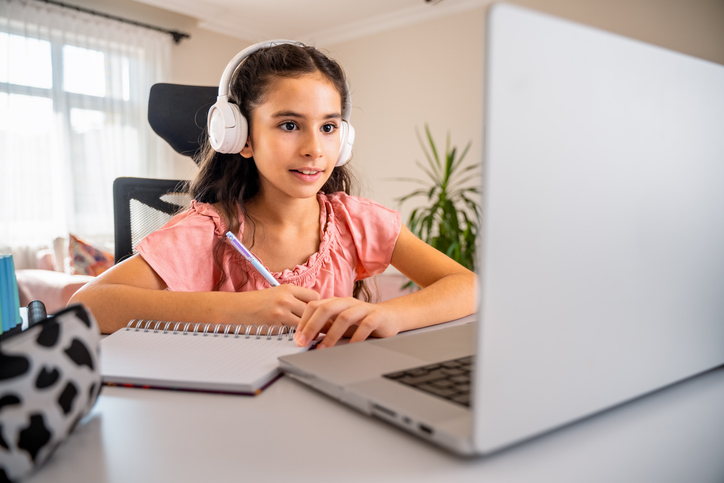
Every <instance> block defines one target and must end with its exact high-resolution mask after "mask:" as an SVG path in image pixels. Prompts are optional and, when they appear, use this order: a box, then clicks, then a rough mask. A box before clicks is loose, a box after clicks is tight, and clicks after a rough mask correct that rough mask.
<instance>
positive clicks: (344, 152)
mask: <svg viewBox="0 0 724 483" xmlns="http://www.w3.org/2000/svg"><path fill="white" fill-rule="evenodd" d="M283 44H292V45H297V46H299V47H306V46H305V45H304V44H303V43H301V42H295V41H292V40H283V39H279V40H269V41H266V42H259V43H258V44H254V45H250V46H249V47H247V48H245V49H244V50H242V51H241V52H239V53H238V54H236V55H235V56H234V58H233V59H231V61H229V63H228V64H227V65H226V68H225V69H224V73H223V74H222V75H221V81H220V82H219V95H218V97H217V98H216V103H215V104H214V105H213V106H211V107H210V108H209V114H208V119H207V129H208V132H209V142H210V143H211V147H212V148H213V149H214V151H216V152H218V153H239V152H241V149H242V148H243V147H244V144H246V138H247V135H248V131H249V123H248V121H247V120H246V118H244V116H243V115H242V114H241V110H240V109H239V106H237V105H236V104H234V103H232V102H229V88H230V86H231V78H232V77H233V76H234V72H236V69H237V68H238V67H239V66H240V65H241V64H242V62H244V59H246V58H247V57H249V56H250V55H251V54H253V53H254V52H256V51H258V50H261V49H264V48H267V47H274V46H277V45H283ZM345 88H346V90H347V93H346V96H345V98H344V102H343V103H342V126H341V128H340V130H339V131H340V149H339V157H338V159H337V164H336V165H337V166H342V165H344V164H346V163H347V161H349V159H350V156H351V154H352V144H353V143H354V137H355V133H354V128H353V127H352V125H351V124H350V123H349V118H350V114H351V112H352V98H351V94H350V91H349V85H348V84H347V81H346V79H345Z"/></svg>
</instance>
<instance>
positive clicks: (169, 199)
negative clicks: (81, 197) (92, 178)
mask: <svg viewBox="0 0 724 483" xmlns="http://www.w3.org/2000/svg"><path fill="white" fill-rule="evenodd" d="M190 201H191V196H190V195H189V193H188V181H185V180H178V179H151V178H116V179H115V180H114V181H113V218H114V225H115V245H116V253H115V262H116V263H118V262H120V261H122V260H124V259H126V258H128V257H130V256H131V255H134V254H135V253H136V248H135V247H136V245H138V243H140V241H141V240H143V239H144V238H145V237H146V236H147V235H149V234H150V233H152V232H154V231H156V230H157V229H159V228H161V227H162V226H163V225H165V224H166V223H167V222H168V221H169V220H170V219H171V218H172V217H173V215H175V214H176V213H178V212H179V211H181V210H183V209H184V208H186V207H187V206H188V204H189V202H190Z"/></svg>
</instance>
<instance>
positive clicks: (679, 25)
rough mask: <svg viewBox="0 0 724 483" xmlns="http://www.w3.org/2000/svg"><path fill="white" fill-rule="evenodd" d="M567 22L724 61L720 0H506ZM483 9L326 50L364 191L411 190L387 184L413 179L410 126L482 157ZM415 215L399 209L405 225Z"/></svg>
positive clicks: (383, 196) (418, 155) (384, 196)
mask: <svg viewBox="0 0 724 483" xmlns="http://www.w3.org/2000/svg"><path fill="white" fill-rule="evenodd" d="M511 3H516V4H519V5H522V6H527V7H530V8H535V9H537V10H540V11H544V12H547V13H551V14H554V15H557V16H560V17H564V18H568V19H570V20H574V21H578V22H581V23H585V24H588V25H591V26H595V27H598V28H601V29H604V30H608V31H611V32H615V33H619V34H622V35H625V36H628V37H632V38H636V39H639V40H642V41H645V42H649V43H652V44H657V45H660V46H663V47H666V48H669V49H672V50H677V51H679V52H683V53H686V54H690V55H694V56H697V57H701V58H704V59H708V60H711V61H714V62H718V63H722V64H724V2H722V1H721V0H677V1H661V0H606V1H601V0H514V1H513V2H511ZM486 10H487V9H486V8H479V9H476V10H473V11H470V12H466V13H461V14H457V15H454V16H450V17H447V18H441V19H436V20H433V21H429V22H426V23H424V24H420V25H416V26H411V27H405V28H400V29H398V30H395V31H391V32H387V33H382V34H378V35H374V36H370V37H367V38H363V39H358V40H354V41H350V42H346V43H340V44H337V45H333V46H331V47H330V48H329V51H330V53H331V54H332V55H333V56H334V57H336V58H337V59H339V60H340V61H341V62H342V63H343V65H344V66H345V69H346V71H347V73H348V76H349V78H350V84H351V87H352V91H353V104H354V109H353V114H352V115H353V117H352V123H353V125H354V126H355V128H356V130H357V141H356V143H355V157H354V162H353V164H354V165H355V167H356V169H357V170H358V171H359V172H360V174H361V175H362V177H363V178H364V179H365V181H366V183H365V184H364V186H363V194H365V195H367V196H369V197H371V198H373V199H375V200H377V201H379V202H381V203H383V204H385V205H388V206H391V207H397V205H396V203H395V201H394V200H395V198H397V197H399V196H400V195H402V194H405V193H406V192H408V191H411V190H412V189H413V188H414V185H412V184H407V183H402V182H394V181H391V180H390V178H393V177H400V176H410V175H413V176H415V177H418V176H422V173H421V172H420V170H419V169H418V168H416V166H415V164H414V162H415V160H421V161H424V158H423V153H422V151H421V149H420V147H419V144H418V142H417V139H416V137H415V128H416V127H419V128H421V127H422V126H423V125H424V123H429V125H430V127H431V129H432V131H433V135H434V136H435V139H437V140H438V141H439V142H443V140H444V136H445V135H446V132H447V131H448V130H449V131H450V132H451V133H452V143H453V144H454V145H457V146H459V147H460V148H462V146H464V145H465V144H466V143H467V142H468V141H469V140H472V142H473V145H472V148H471V151H470V154H469V159H468V161H470V162H474V161H477V160H480V159H481V156H482V154H481V153H482V145H481V133H482V130H483V115H482V112H483V95H482V89H483V62H484V36H485V27H484V19H485V13H486ZM412 208H414V204H413V203H411V202H407V203H405V205H404V206H403V210H402V212H403V217H404V219H406V217H407V215H408V213H409V212H410V210H411V209H412Z"/></svg>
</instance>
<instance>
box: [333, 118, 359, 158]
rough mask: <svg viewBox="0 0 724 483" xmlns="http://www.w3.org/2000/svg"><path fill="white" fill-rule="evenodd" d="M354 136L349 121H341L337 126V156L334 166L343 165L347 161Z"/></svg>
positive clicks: (350, 155)
mask: <svg viewBox="0 0 724 483" xmlns="http://www.w3.org/2000/svg"><path fill="white" fill-rule="evenodd" d="M354 136H355V133H354V127H352V125H351V124H350V123H349V122H347V121H342V123H341V124H340V126H339V141H340V143H339V157H338V158H337V164H336V165H335V166H344V165H345V164H347V163H348V162H349V160H350V158H351V157H352V145H353V144H354Z"/></svg>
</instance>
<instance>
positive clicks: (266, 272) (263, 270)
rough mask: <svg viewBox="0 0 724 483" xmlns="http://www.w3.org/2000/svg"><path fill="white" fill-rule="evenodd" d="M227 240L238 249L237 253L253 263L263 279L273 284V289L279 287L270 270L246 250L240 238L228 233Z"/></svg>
mask: <svg viewBox="0 0 724 483" xmlns="http://www.w3.org/2000/svg"><path fill="white" fill-rule="evenodd" d="M226 238H228V239H229V241H230V242H231V244H232V245H233V246H234V248H236V251H237V252H239V253H241V256H242V257H244V258H246V259H247V260H249V263H251V264H252V265H253V266H254V268H256V271H257V272H259V273H260V274H261V276H262V277H264V278H265V279H266V280H267V282H269V283H270V284H271V286H272V287H278V286H279V282H277V281H276V279H275V278H274V277H272V275H271V273H269V270H267V269H266V268H264V265H262V264H261V262H260V261H259V260H257V259H256V257H255V256H254V255H252V254H251V252H250V251H249V250H247V249H246V247H245V246H244V244H243V243H241V242H240V241H239V239H238V238H236V237H235V236H234V234H233V233H231V232H230V231H227V232H226Z"/></svg>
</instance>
